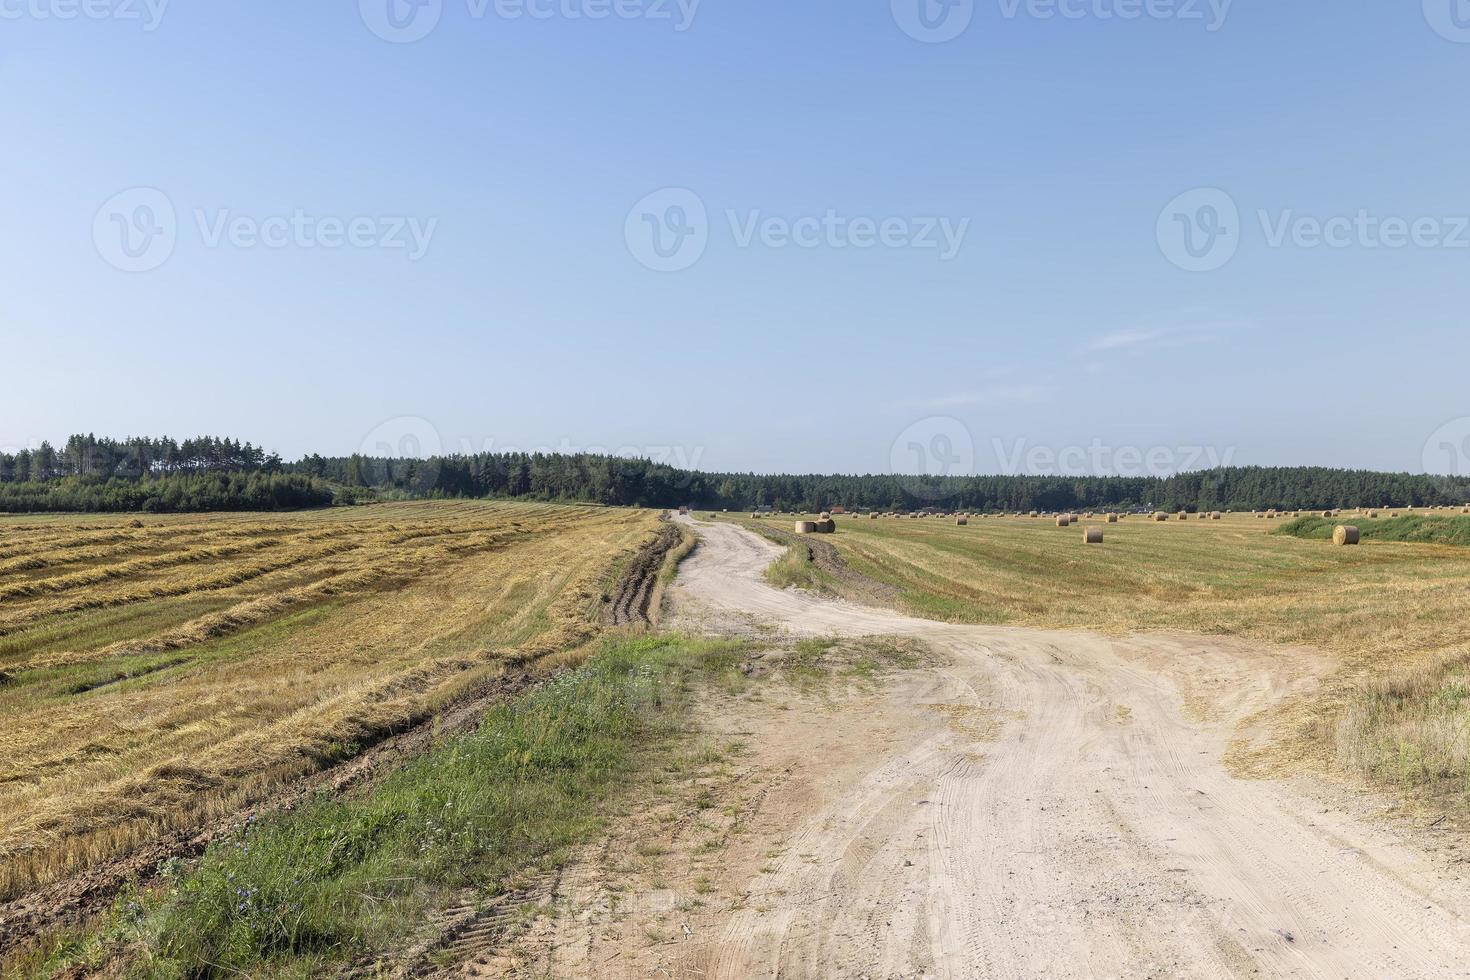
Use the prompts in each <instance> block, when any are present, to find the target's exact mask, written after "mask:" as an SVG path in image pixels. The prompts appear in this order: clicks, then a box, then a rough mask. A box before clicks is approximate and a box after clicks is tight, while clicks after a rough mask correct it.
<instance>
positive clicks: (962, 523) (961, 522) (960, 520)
mask: <svg viewBox="0 0 1470 980" xmlns="http://www.w3.org/2000/svg"><path fill="white" fill-rule="evenodd" d="M954 522H955V524H956V525H958V526H959V527H968V526H969V524H970V519H969V518H968V517H956V518H955V521H954Z"/></svg>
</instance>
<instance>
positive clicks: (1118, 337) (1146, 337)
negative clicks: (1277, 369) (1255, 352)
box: [1084, 311, 1254, 354]
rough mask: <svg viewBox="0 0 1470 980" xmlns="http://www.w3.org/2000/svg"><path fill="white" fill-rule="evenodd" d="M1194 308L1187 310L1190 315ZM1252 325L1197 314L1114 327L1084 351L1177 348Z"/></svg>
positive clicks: (1212, 338) (1089, 343)
mask: <svg viewBox="0 0 1470 980" xmlns="http://www.w3.org/2000/svg"><path fill="white" fill-rule="evenodd" d="M1193 312H1194V311H1190V312H1189V313H1186V314H1185V315H1186V316H1190V315H1193ZM1252 326H1254V324H1252V323H1251V322H1250V321H1249V320H1226V319H1220V318H1208V317H1205V316H1200V317H1199V318H1198V319H1188V320H1184V321H1183V322H1180V323H1176V324H1173V325H1170V326H1163V327H1135V328H1130V329H1126V330H1115V331H1113V332H1112V333H1108V334H1103V335H1102V336H1101V337H1094V338H1093V339H1092V340H1091V341H1089V342H1088V343H1087V344H1086V345H1085V347H1084V351H1085V352H1086V353H1090V354H1106V353H1119V352H1123V351H1129V350H1135V349H1137V348H1139V347H1148V346H1152V347H1178V346H1181V345H1184V344H1206V343H1212V342H1214V341H1217V340H1219V339H1220V335H1221V334H1227V333H1231V332H1234V331H1237V330H1245V329H1249V328H1251V327H1252Z"/></svg>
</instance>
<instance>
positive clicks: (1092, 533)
mask: <svg viewBox="0 0 1470 980" xmlns="http://www.w3.org/2000/svg"><path fill="white" fill-rule="evenodd" d="M1082 543H1083V544H1102V543H1103V529H1102V528H1100V527H1098V526H1097V525H1095V524H1094V525H1092V526H1090V527H1088V529H1087V530H1085V531H1083V532H1082Z"/></svg>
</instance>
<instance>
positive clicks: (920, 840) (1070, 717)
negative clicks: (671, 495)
mask: <svg viewBox="0 0 1470 980" xmlns="http://www.w3.org/2000/svg"><path fill="white" fill-rule="evenodd" d="M699 530H700V533H701V535H702V537H703V544H702V546H701V547H700V548H699V549H698V550H697V551H696V553H695V554H694V555H693V556H692V557H691V558H690V559H689V560H688V561H687V562H686V563H685V565H684V569H683V572H682V574H681V575H680V577H679V581H678V583H677V585H676V588H675V596H674V599H675V601H676V603H680V604H681V605H682V615H683V618H684V621H685V623H686V624H692V625H695V626H699V625H703V626H705V627H707V628H713V629H741V628H755V627H756V626H757V624H759V623H766V624H776V625H778V626H779V627H781V628H783V629H785V630H789V631H792V632H794V633H798V634H808V635H829V634H842V635H851V634H875V633H880V634H891V635H908V636H917V637H921V638H923V639H925V640H927V641H928V642H929V643H930V644H931V645H932V646H933V647H935V648H936V649H938V650H939V651H941V652H942V653H943V654H944V655H945V656H946V657H947V658H948V661H949V664H948V666H946V667H945V668H943V674H944V675H945V679H946V680H947V681H948V686H949V691H948V695H949V697H948V700H947V702H946V704H945V705H944V708H945V710H946V713H947V714H948V715H949V716H950V717H951V718H954V719H960V720H962V721H964V722H965V723H961V724H951V725H948V726H945V727H944V728H942V729H940V730H938V731H935V732H932V733H929V734H924V735H922V736H918V737H915V738H914V739H913V740H912V742H911V744H907V745H906V746H904V747H903V749H902V751H893V752H885V751H881V750H878V749H877V748H876V747H875V750H874V751H873V753H872V757H871V765H870V768H868V769H867V771H866V772H862V773H861V774H860V775H859V776H858V778H854V779H851V780H849V783H850V784H849V785H847V786H845V787H843V788H842V789H841V790H840V791H837V792H834V793H832V794H830V795H829V798H827V799H825V800H824V801H823V802H822V805H821V807H820V809H818V810H816V811H814V812H810V813H807V814H803V815H802V816H801V819H800V828H799V829H798V830H797V831H796V834H795V838H796V839H795V841H794V842H793V844H792V846H790V847H789V848H787V849H786V856H785V857H783V858H782V859H781V860H780V861H779V862H778V863H777V864H776V866H775V867H773V868H771V869H770V870H769V871H768V872H767V873H765V874H762V875H760V876H759V877H758V878H757V880H754V881H752V882H751V883H750V884H749V889H748V890H749V893H750V894H751V895H759V896H762V897H763V898H762V901H761V902H759V903H755V902H751V903H746V904H745V906H744V907H743V908H738V909H736V910H735V911H734V912H732V914H730V915H729V916H728V917H727V921H726V922H725V924H724V928H723V930H721V932H720V935H719V937H718V940H717V941H716V942H714V943H713V946H712V948H711V949H710V950H709V951H708V953H707V955H706V956H702V957H701V959H703V960H705V962H706V966H705V969H704V970H703V971H702V972H705V973H707V975H709V976H716V977H751V976H860V975H862V976H871V977H888V976H914V975H932V976H944V977H972V976H973V977H1028V976H1041V975H1050V976H1057V977H1073V976H1096V977H1123V976H1139V977H1142V976H1190V977H1203V976H1222V977H1227V976H1249V975H1258V974H1259V975H1267V976H1306V977H1431V976H1432V977H1450V976H1466V975H1470V923H1467V913H1470V889H1467V887H1466V883H1465V882H1464V881H1463V880H1460V878H1459V877H1457V873H1456V871H1455V866H1454V865H1453V864H1452V863H1450V862H1449V861H1448V860H1446V859H1445V858H1443V857H1440V856H1432V855H1428V854H1425V853H1424V852H1423V851H1422V850H1421V849H1420V848H1419V847H1418V846H1417V844H1416V843H1414V842H1411V841H1408V840H1406V839H1404V838H1403V837H1402V836H1401V835H1400V834H1399V833H1397V832H1396V831H1394V830H1392V829H1390V828H1388V827H1386V826H1384V825H1382V821H1376V820H1372V819H1369V818H1367V817H1366V816H1365V814H1364V813H1363V812H1362V810H1363V809H1364V808H1363V807H1355V806H1352V805H1346V806H1343V805H1339V806H1337V807H1332V806H1330V805H1324V803H1323V802H1322V798H1320V797H1317V796H1315V795H1312V794H1310V793H1308V792H1305V791H1304V790H1303V789H1302V787H1301V786H1300V785H1299V784H1287V783H1285V782H1281V781H1259V780H1244V779H1238V778H1235V777H1233V776H1232V775H1231V774H1230V773H1229V772H1227V770H1226V768H1225V766H1224V765H1223V763H1222V756H1223V754H1224V752H1225V749H1226V747H1227V744H1228V742H1229V740H1230V738H1231V736H1232V735H1233V734H1234V733H1236V732H1237V730H1238V728H1239V723H1240V721H1241V720H1242V719H1246V718H1249V717H1250V716H1252V715H1253V714H1254V713H1256V712H1258V711H1259V710H1260V709H1262V708H1263V707H1266V706H1267V705H1269V704H1270V703H1271V702H1273V701H1274V700H1275V699H1277V698H1280V697H1282V696H1283V695H1285V694H1287V693H1289V692H1291V691H1293V690H1298V689H1301V688H1302V687H1303V686H1310V685H1311V684H1312V683H1313V680H1312V677H1313V672H1314V670H1316V669H1318V668H1319V666H1320V665H1318V664H1316V663H1314V662H1313V660H1312V658H1311V656H1310V655H1308V654H1302V655H1300V656H1293V657H1283V656H1282V655H1281V654H1280V652H1279V651H1276V652H1273V653H1271V654H1260V653H1253V652H1252V651H1251V650H1249V649H1248V648H1246V647H1244V646H1236V645H1232V644H1223V643H1220V642H1218V641H1210V640H1204V639H1200V638H1189V637H1180V638H1159V637H1152V636H1151V637H1148V638H1140V639H1136V640H1129V641H1121V642H1120V641H1112V640H1107V639H1103V638H1100V637H1097V636H1092V635H1087V634H1081V633H1057V632H1030V631H1022V630H1011V629H1000V628H983V627H962V626H952V625H945V624H937V623H932V622H928V621H923V620H916V619H911V618H907V617H904V616H900V615H898V614H895V613H890V612H887V611H883V610H877V609H869V608H864V607H857V606H852V605H849V604H846V603H840V602H829V601H826V600H823V599H820V598H817V597H814V596H811V595H808V594H803V593H799V592H795V591H784V592H782V591H777V590H775V589H773V588H771V587H769V586H768V585H766V584H765V583H764V581H763V580H762V577H761V572H762V570H763V568H764V567H765V566H766V565H767V564H769V563H770V561H772V560H773V559H774V558H775V557H776V556H777V553H778V550H779V549H777V548H775V546H773V545H771V544H769V543H768V542H766V541H764V540H762V539H760V538H758V537H756V536H755V535H752V534H750V533H749V532H747V531H744V530H742V529H740V528H736V527H732V526H729V525H721V524H714V523H711V524H702V525H700V528H699ZM1283 660H1285V661H1288V662H1286V663H1283V662H1282V661H1283ZM928 696H929V697H931V698H932V697H933V692H929V693H928ZM1339 802H1341V801H1339ZM1349 811H1353V812H1349Z"/></svg>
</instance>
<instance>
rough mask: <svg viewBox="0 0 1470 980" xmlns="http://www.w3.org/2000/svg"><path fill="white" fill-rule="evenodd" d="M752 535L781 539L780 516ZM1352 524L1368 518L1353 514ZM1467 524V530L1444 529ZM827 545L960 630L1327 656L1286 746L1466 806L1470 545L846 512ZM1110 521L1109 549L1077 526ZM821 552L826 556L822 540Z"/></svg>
mask: <svg viewBox="0 0 1470 980" xmlns="http://www.w3.org/2000/svg"><path fill="white" fill-rule="evenodd" d="M738 520H739V521H740V522H741V523H743V524H745V525H746V526H749V527H752V528H754V529H756V530H764V531H766V532H767V533H771V532H774V533H775V534H777V535H782V534H784V533H786V532H789V531H790V530H791V521H790V520H788V519H785V518H776V517H770V518H762V519H758V520H751V519H749V518H747V517H745V516H743V515H742V516H741V517H739V518H738ZM1342 520H1343V521H1344V522H1345V523H1363V524H1365V525H1366V524H1369V523H1376V522H1368V521H1366V520H1355V519H1353V518H1352V517H1349V516H1347V513H1345V514H1344V517H1343V518H1342ZM1445 521H1446V522H1447V523H1448V524H1452V525H1455V526H1456V527H1458V525H1459V524H1460V523H1461V522H1464V523H1466V524H1470V518H1466V517H1460V516H1458V515H1457V516H1454V517H1449V518H1445ZM837 522H838V523H837V533H836V534H835V535H832V536H825V535H824V536H818V538H817V540H818V541H820V542H827V543H830V544H831V545H832V546H833V547H835V548H836V549H837V553H838V554H840V556H841V558H842V560H843V561H844V562H845V563H846V565H847V566H848V568H849V569H850V570H851V571H853V572H856V573H858V574H859V575H860V576H862V577H864V578H866V579H870V580H874V581H876V582H879V583H882V584H883V585H885V586H887V587H889V588H890V589H892V590H893V592H892V598H891V602H892V604H893V605H896V606H897V607H899V608H901V609H903V610H904V611H906V612H910V613H912V614H914V615H918V616H923V617H927V618H932V619H939V620H945V621H949V622H959V623H989V624H1003V625H1012V626H1025V627H1034V628H1055V629H1088V630H1097V631H1099V632H1103V633H1108V634H1113V635H1123V634H1128V633H1133V632H1148V631H1164V632H1188V633H1197V634H1202V635H1210V636H1234V637H1241V638H1244V639H1247V640H1251V641H1255V642H1260V643H1267V644H1272V645H1276V646H1278V647H1280V648H1281V650H1282V656H1291V655H1292V654H1291V651H1292V650H1293V649H1310V650H1311V651H1314V652H1322V653H1326V654H1328V655H1329V656H1330V657H1331V658H1333V660H1334V661H1335V662H1336V664H1337V669H1336V671H1335V673H1334V674H1333V675H1332V676H1331V677H1330V678H1329V679H1328V680H1327V681H1326V682H1325V683H1324V685H1323V687H1322V689H1321V690H1320V691H1318V692H1317V693H1316V694H1315V695H1314V696H1313V698H1311V699H1310V701H1304V702H1301V703H1298V704H1294V705H1291V706H1290V709H1291V710H1289V711H1286V712H1283V713H1282V714H1281V716H1280V717H1279V718H1277V719H1276V721H1277V723H1278V724H1279V725H1280V726H1281V728H1282V729H1283V730H1285V731H1287V732H1288V733H1289V736H1290V737H1289V738H1288V742H1289V744H1290V747H1291V751H1288V752H1281V751H1277V752H1274V753H1272V755H1271V756H1270V758H1268V759H1265V760H1261V759H1257V760H1254V762H1255V764H1266V765H1272V766H1287V765H1292V764H1295V763H1296V762H1297V761H1299V760H1300V759H1301V758H1302V757H1303V756H1304V755H1310V756H1316V757H1317V758H1318V759H1319V761H1320V762H1323V763H1325V764H1327V765H1329V766H1334V767H1340V768H1342V769H1344V770H1348V771H1353V772H1357V773H1360V774H1362V775H1365V776H1367V777H1369V778H1371V779H1372V780H1374V781H1376V782H1381V783H1388V784H1391V785H1394V786H1397V787H1400V788H1403V789H1405V790H1409V791H1413V792H1415V793H1424V792H1427V793H1430V794H1433V795H1441V794H1454V795H1456V796H1459V797H1462V798H1465V799H1470V740H1467V739H1466V738H1465V734H1464V733H1465V728H1466V725H1467V723H1470V722H1467V719H1470V644H1467V642H1466V637H1465V631H1464V624H1465V623H1466V622H1470V548H1466V547H1459V546H1452V545H1442V544H1429V543H1406V542H1395V541H1379V540H1365V541H1364V542H1363V544H1362V545H1360V546H1358V547H1346V548H1342V547H1335V546H1334V545H1333V544H1332V542H1331V541H1324V540H1305V539H1303V538H1299V537H1293V536H1290V535H1284V534H1277V533H1273V532H1275V531H1277V530H1278V529H1279V528H1281V527H1282V526H1283V525H1284V524H1285V523H1286V522H1285V521H1284V520H1266V519H1263V518H1256V517H1253V516H1252V515H1250V514H1231V515H1225V516H1224V518H1223V519H1222V520H1218V521H1212V520H1202V519H1200V517H1199V515H1190V518H1189V519H1188V520H1185V521H1179V520H1178V519H1177V518H1171V519H1170V520H1169V521H1167V522H1163V523H1156V522H1154V521H1151V520H1149V519H1148V518H1147V517H1142V516H1130V517H1127V518H1125V519H1124V520H1123V521H1121V522H1120V523H1117V524H1106V523H1105V521H1099V520H1086V519H1084V520H1083V521H1082V526H1078V525H1072V526H1070V527H1066V528H1062V527H1057V526H1055V521H1054V520H1052V519H1048V518H1040V517H1038V518H1029V517H987V518H974V519H971V521H970V523H969V525H968V526H964V527H961V526H958V525H957V524H956V523H955V521H954V520H952V519H943V518H921V519H907V518H881V519H878V520H869V519H868V518H867V517H855V516H849V517H839V518H837ZM1087 525H1095V526H1102V527H1103V528H1104V529H1105V540H1104V543H1103V544H1101V545H1084V544H1083V541H1082V527H1083V526H1087ZM819 547H820V545H819ZM782 573H783V575H784V576H785V578H786V581H785V582H779V583H778V584H798V585H806V586H808V587H816V588H819V589H825V590H827V591H831V592H834V593H836V594H839V595H841V594H848V595H849V596H850V597H853V598H862V596H859V595H854V594H852V591H853V590H852V589H851V588H850V587H849V586H848V585H847V584H846V583H844V581H843V580H842V578H841V577H838V576H833V575H829V574H827V573H825V572H824V571H823V570H822V569H821V568H820V567H819V566H817V565H812V564H807V565H806V566H805V567H804V568H802V567H800V566H798V567H795V568H793V567H792V565H791V563H790V562H789V561H788V562H787V563H785V567H784V568H783V569H782Z"/></svg>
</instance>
